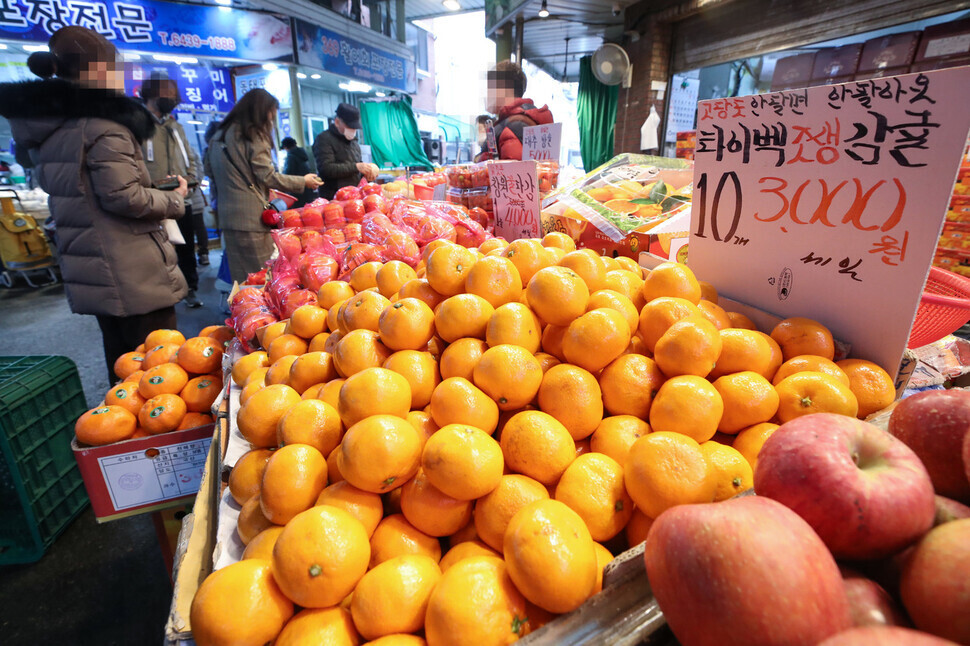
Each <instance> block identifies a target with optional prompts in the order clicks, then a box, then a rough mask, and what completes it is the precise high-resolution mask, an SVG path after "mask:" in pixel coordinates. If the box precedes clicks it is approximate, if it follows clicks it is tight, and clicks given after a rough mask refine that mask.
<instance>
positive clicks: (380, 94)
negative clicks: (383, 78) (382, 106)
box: [374, 90, 387, 97]
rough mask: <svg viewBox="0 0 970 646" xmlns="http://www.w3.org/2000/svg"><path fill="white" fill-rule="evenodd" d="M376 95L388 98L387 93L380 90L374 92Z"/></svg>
mask: <svg viewBox="0 0 970 646" xmlns="http://www.w3.org/2000/svg"><path fill="white" fill-rule="evenodd" d="M374 94H376V95H377V96H379V97H385V96H387V93H386V92H381V91H380V90H378V91H377V92H374Z"/></svg>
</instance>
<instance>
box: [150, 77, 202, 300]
mask: <svg viewBox="0 0 970 646" xmlns="http://www.w3.org/2000/svg"><path fill="white" fill-rule="evenodd" d="M141 98H142V101H144V102H145V107H147V108H148V111H149V112H151V113H152V116H153V117H154V118H155V134H154V135H152V136H151V137H150V138H149V139H146V140H145V142H144V143H143V144H142V151H143V154H144V156H145V165H146V166H148V173H149V174H150V175H151V177H152V182H154V183H155V184H156V185H157V184H158V183H159V182H162V181H163V180H165V179H166V178H169V177H174V176H176V175H181V176H182V177H184V178H186V180H188V181H190V182H194V183H196V184H197V183H198V182H199V179H200V175H201V170H202V169H201V168H200V163H199V158H198V156H197V155H196V154H195V150H193V149H192V146H191V145H189V140H188V139H187V138H186V136H185V130H183V129H182V124H180V123H179V122H178V121H177V120H176V119H175V117H174V116H172V112H174V111H175V108H176V106H178V104H179V88H178V84H177V83H176V82H175V81H173V80H172V79H169V78H165V77H163V76H158V75H152V77H151V78H150V79H148V80H147V81H145V83H144V84H143V85H142V87H141ZM204 209H205V201H204V199H203V197H202V191H201V190H200V189H199V188H198V186H196V187H195V188H192V189H190V190H189V195H188V198H187V199H186V200H185V215H184V216H182V217H181V218H179V219H178V225H179V231H181V232H182V238H183V239H184V240H185V243H184V244H179V245H175V252H176V254H177V255H178V263H179V269H181V270H182V273H183V274H184V275H185V281H186V282H187V283H188V284H189V293H188V295H187V296H186V297H185V304H186V305H187V306H189V307H202V301H200V300H199V298H198V296H196V291H197V290H198V289H199V272H198V269H197V267H196V261H195V253H196V252H195V250H196V244H198V249H199V251H198V253H199V258H200V262H201V259H203V258H204V259H205V263H203V264H208V257H209V236H208V235H207V233H206V230H205V222H204V221H203V219H202V211H203V210H204Z"/></svg>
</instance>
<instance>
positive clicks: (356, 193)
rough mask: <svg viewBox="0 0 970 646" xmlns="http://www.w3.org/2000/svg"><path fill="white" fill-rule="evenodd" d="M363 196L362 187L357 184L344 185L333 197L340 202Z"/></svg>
mask: <svg viewBox="0 0 970 646" xmlns="http://www.w3.org/2000/svg"><path fill="white" fill-rule="evenodd" d="M362 197H363V195H361V193H360V189H359V188H357V187H356V186H344V187H343V188H338V189H337V192H336V193H335V194H334V196H333V199H335V200H337V201H339V202H346V201H347V200H359V199H360V198H362Z"/></svg>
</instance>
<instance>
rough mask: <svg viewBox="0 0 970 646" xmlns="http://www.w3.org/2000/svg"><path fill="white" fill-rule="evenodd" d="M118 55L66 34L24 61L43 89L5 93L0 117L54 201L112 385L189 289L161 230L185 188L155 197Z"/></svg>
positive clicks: (63, 246)
mask: <svg viewBox="0 0 970 646" xmlns="http://www.w3.org/2000/svg"><path fill="white" fill-rule="evenodd" d="M117 58H118V52H117V50H116V49H115V48H114V46H113V45H112V44H111V43H109V42H108V41H107V40H105V39H104V38H103V37H102V36H100V35H98V34H96V33H95V32H93V31H90V30H88V29H84V28H82V27H65V28H63V29H60V30H58V31H57V32H56V33H55V34H54V35H53V36H52V37H51V39H50V51H49V52H38V53H35V54H33V55H32V56H31V57H30V59H29V60H28V65H29V66H30V68H31V70H32V71H34V73H36V74H37V75H38V76H41V77H42V78H44V79H45V80H42V81H34V82H27V83H6V84H3V85H0V115H2V116H4V117H6V118H7V119H9V120H10V125H11V129H12V132H13V136H14V140H15V141H16V143H17V147H18V149H26V150H27V151H28V153H29V155H30V158H31V161H32V162H33V164H34V169H35V174H36V177H37V178H38V181H39V183H40V186H41V188H42V189H44V191H46V192H47V193H48V194H49V196H50V197H49V206H50V212H51V216H52V217H53V218H54V223H55V226H56V231H57V233H56V242H57V249H58V253H59V261H60V266H61V273H62V275H63V277H64V285H65V291H66V292H67V299H68V303H69V304H70V306H71V311H73V312H74V313H76V314H93V315H95V316H96V317H97V319H98V324H99V325H100V327H101V332H102V337H103V339H104V349H105V361H106V364H107V367H108V374H109V381H113V380H114V377H113V375H112V367H113V365H114V361H115V359H116V358H117V357H118V356H120V355H121V354H122V353H124V352H126V351H129V350H132V349H134V348H135V347H136V346H137V345H139V344H140V343H142V342H143V341H144V339H145V336H146V335H147V334H148V332H150V331H152V330H153V329H157V328H174V327H175V326H176V316H175V307H174V306H175V303H177V302H179V301H180V300H181V299H182V298H183V297H184V296H185V294H186V292H187V288H186V284H185V279H184V278H183V276H182V272H181V271H179V268H178V266H177V264H176V258H175V250H174V249H173V247H172V245H171V243H170V242H169V240H168V236H167V234H166V233H165V230H164V229H163V227H162V225H161V222H162V220H164V219H166V218H178V217H181V216H182V214H183V213H184V211H185V207H184V198H185V195H186V193H187V189H186V185H185V181H184V180H182V181H181V183H180V186H179V187H178V188H177V189H175V190H174V191H160V190H156V189H154V188H151V186H152V183H151V179H150V177H149V175H148V170H147V169H146V167H145V163H144V161H143V158H142V152H141V141H143V140H144V139H145V138H146V137H148V136H149V135H150V134H151V133H152V131H153V129H154V122H153V120H152V117H151V115H150V114H149V112H148V111H147V110H146V109H145V107H144V106H143V105H142V104H141V103H140V102H138V101H136V100H134V99H132V98H129V97H126V96H125V95H124V94H123V90H124V77H123V73H122V70H121V66H120V64H118V63H117ZM55 74H56V76H57V78H56V79H52V78H50V77H52V76H54V75H55Z"/></svg>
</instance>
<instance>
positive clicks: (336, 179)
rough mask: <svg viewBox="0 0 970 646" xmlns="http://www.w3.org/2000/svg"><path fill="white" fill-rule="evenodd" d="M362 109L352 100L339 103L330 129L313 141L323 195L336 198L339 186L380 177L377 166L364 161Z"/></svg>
mask: <svg viewBox="0 0 970 646" xmlns="http://www.w3.org/2000/svg"><path fill="white" fill-rule="evenodd" d="M358 130H360V110H358V109H357V108H355V107H354V106H352V105H350V104H349V103H341V104H340V105H338V106H337V116H335V117H334V119H333V121H332V122H331V123H330V128H329V129H327V130H325V131H323V132H321V133H320V134H319V135H317V138H316V140H315V141H314V142H313V158H314V159H315V160H316V162H317V174H318V175H319V176H320V177H321V178H323V186H321V187H320V196H321V197H325V198H327V199H328V200H332V199H333V196H334V194H335V193H336V192H337V189H339V188H342V187H344V186H356V185H357V184H359V183H360V179H361V177H366V178H367V181H368V182H372V181H374V179H375V178H376V177H377V166H375V165H374V164H365V163H364V162H362V161H360V144H358V143H357V131H358Z"/></svg>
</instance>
